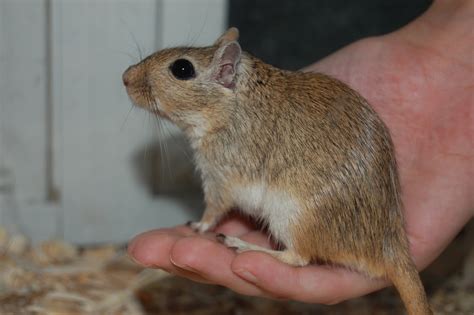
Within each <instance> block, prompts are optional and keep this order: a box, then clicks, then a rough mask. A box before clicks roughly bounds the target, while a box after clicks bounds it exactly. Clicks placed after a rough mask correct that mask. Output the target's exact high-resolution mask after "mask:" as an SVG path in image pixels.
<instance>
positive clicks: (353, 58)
mask: <svg viewBox="0 0 474 315" xmlns="http://www.w3.org/2000/svg"><path fill="white" fill-rule="evenodd" d="M445 11H446V10H445ZM425 20H426V18H425ZM458 21H459V19H458ZM420 23H421V25H420ZM467 23H471V22H467ZM422 26H423V19H420V20H419V21H418V22H417V23H414V24H412V25H410V26H409V27H406V28H405V29H403V30H401V31H398V32H396V33H393V34H391V35H388V36H384V37H379V38H373V39H367V40H362V41H359V42H356V43H354V44H352V45H350V46H348V47H346V48H345V49H343V50H341V51H339V52H337V53H335V54H334V55H332V56H330V57H328V58H326V59H324V60H322V61H321V62H319V63H317V64H314V65H312V66H310V67H309V68H308V69H306V70H308V71H322V72H325V73H328V74H331V75H333V76H335V77H337V78H339V79H341V80H343V81H345V82H347V83H348V84H349V85H350V86H352V87H353V88H354V89H355V90H357V91H359V92H360V93H361V94H362V95H363V96H364V97H366V98H367V99H368V100H369V102H370V103H371V104H372V106H373V107H374V108H375V110H376V111H377V112H378V113H379V115H380V116H381V117H382V119H383V120H384V121H385V122H386V124H387V125H388V127H389V129H390V131H391V134H392V137H393V140H394V143H395V148H396V154H397V160H398V164H399V171H400V177H401V185H402V198H403V202H404V205H405V219H406V225H407V232H408V237H409V240H410V249H411V253H412V255H413V257H414V259H415V262H416V263H417V265H418V266H419V267H420V268H422V267H424V266H426V265H427V264H428V263H430V262H431V261H432V260H433V259H434V258H435V257H437V256H438V255H439V253H440V252H441V251H442V250H443V249H444V248H445V247H446V245H447V244H448V243H449V242H450V241H451V240H452V238H453V237H454V236H455V235H456V233H457V232H458V231H459V230H460V229H461V228H462V226H463V225H464V224H465V223H466V222H467V221H468V220H469V219H470V217H471V216H472V215H473V213H472V207H473V204H474V200H473V197H472V196H470V193H471V192H472V191H473V181H472V178H473V175H474V173H473V170H472V163H473V156H474V152H473V145H472V138H473V135H474V134H473V129H472V126H474V122H473V116H472V114H471V112H470V108H471V107H472V106H471V105H472V95H473V90H472V89H473V82H472V80H473V78H472V61H471V60H470V58H471V57H470V49H469V47H467V46H466V45H464V46H463V45H459V44H454V42H456V40H458V38H456V36H452V35H453V34H452V33H450V34H449V35H450V36H444V37H443V36H442V35H443V34H441V35H440V37H437V38H436V40H437V43H436V44H437V45H430V44H431V43H430V40H429V39H427V40H424V41H423V44H420V41H417V40H416V38H414V37H413V36H410V34H412V33H411V32H413V31H417V30H416V28H419V27H422ZM467 26H469V25H467ZM410 28H411V29H410ZM413 28H415V30H414V29H413ZM421 31H422V29H421ZM445 33H446V32H445ZM455 35H457V36H461V35H463V34H455ZM450 41H451V42H450ZM463 41H467V42H469V40H467V39H463ZM470 42H473V41H472V40H471V41H470ZM436 47H451V48H452V49H451V51H450V52H449V54H446V55H444V54H443V53H442V50H441V49H437V48H436ZM466 48H467V49H466ZM468 126H470V128H471V129H469V127H468ZM216 232H221V233H225V234H228V235H236V236H239V237H241V238H243V239H246V240H248V241H253V242H257V243H259V244H260V245H266V246H270V244H269V243H268V241H267V236H266V235H264V234H263V233H262V232H260V230H257V229H255V228H254V226H253V225H252V224H249V223H248V222H247V221H245V220H244V219H242V218H239V217H236V216H234V217H232V218H229V219H228V220H226V221H225V222H223V223H222V224H221V225H220V226H219V227H218V228H217V229H216ZM130 252H131V254H132V255H133V256H134V257H135V259H137V260H138V261H139V262H141V263H143V264H145V265H152V266H155V267H158V268H163V269H166V270H168V271H171V272H173V273H176V274H178V275H181V276H184V277H188V278H190V279H193V280H196V281H202V282H209V283H216V284H220V285H224V286H227V287H230V288H231V289H233V290H235V291H237V292H240V293H243V294H249V295H265V296H273V297H283V298H291V299H295V300H300V301H306V302H317V303H333V302H337V301H340V300H344V299H347V298H351V297H355V296H359V295H363V294H365V293H368V292H370V291H373V290H376V289H377V288H380V287H382V286H384V285H385V283H384V282H383V281H375V280H369V279H367V278H365V277H364V276H361V275H359V274H357V273H355V272H350V271H347V270H344V269H339V268H329V267H325V266H307V267H303V268H293V267H290V266H287V265H285V264H282V263H280V262H278V261H276V260H274V259H272V258H271V257H269V256H267V255H265V254H262V253H256V252H248V253H243V254H240V255H236V254H235V253H234V252H233V251H231V250H229V249H227V248H226V247H224V246H223V245H221V244H219V243H217V242H216V241H215V240H214V237H213V236H212V235H207V236H200V235H196V234H194V233H193V232H192V231H191V230H190V229H188V228H186V227H183V226H179V227H176V228H172V229H162V230H156V231H151V232H147V233H144V234H142V235H140V236H138V237H137V238H136V239H135V240H134V242H133V243H132V244H131V246H130ZM245 271H246V272H247V273H245ZM249 273H250V274H251V275H253V276H254V277H249Z"/></svg>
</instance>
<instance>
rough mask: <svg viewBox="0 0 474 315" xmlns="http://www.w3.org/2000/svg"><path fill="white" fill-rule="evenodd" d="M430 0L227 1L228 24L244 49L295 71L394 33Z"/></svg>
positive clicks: (414, 16)
mask: <svg viewBox="0 0 474 315" xmlns="http://www.w3.org/2000/svg"><path fill="white" fill-rule="evenodd" d="M431 3H432V0H384V1H380V0H359V1H347V0H319V1H303V0H301V1H288V0H259V1H254V0H229V25H232V26H237V27H238V28H239V30H240V35H241V36H240V40H239V41H240V44H241V45H242V48H243V49H244V50H246V51H248V52H250V53H252V54H254V55H255V56H257V57H259V58H261V59H262V60H263V61H265V62H267V63H270V64H272V65H275V66H277V67H280V68H284V69H289V70H297V69H300V68H302V67H304V66H307V65H309V64H311V63H314V62H316V61H317V60H319V59H321V58H323V57H325V56H327V55H329V54H330V53H332V52H334V51H336V50H338V49H339V48H342V47H343V46H346V45H347V44H349V43H351V42H354V41H356V40H358V39H360V38H364V37H368V36H376V35H382V34H386V33H389V32H392V31H394V30H396V29H398V28H400V27H402V26H404V25H406V24H407V23H409V22H410V21H412V20H413V19H415V18H416V17H418V16H419V15H420V14H422V13H423V12H424V11H425V10H426V9H428V7H429V6H430V5H431Z"/></svg>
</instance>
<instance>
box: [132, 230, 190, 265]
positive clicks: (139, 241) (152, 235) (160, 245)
mask: <svg viewBox="0 0 474 315" xmlns="http://www.w3.org/2000/svg"><path fill="white" fill-rule="evenodd" d="M191 234H192V231H191V229H189V228H187V227H185V226H178V227H175V228H166V229H157V230H152V231H148V232H144V233H141V234H139V235H137V236H135V237H134V238H133V239H132V240H131V241H130V242H129V245H128V254H129V255H130V257H132V259H133V260H134V261H135V262H137V263H138V264H141V265H143V266H145V267H151V266H155V267H163V268H166V267H169V260H168V259H167V257H166V254H167V253H169V251H170V249H171V246H172V245H173V244H174V242H175V241H176V240H177V239H179V238H182V237H184V236H187V235H191Z"/></svg>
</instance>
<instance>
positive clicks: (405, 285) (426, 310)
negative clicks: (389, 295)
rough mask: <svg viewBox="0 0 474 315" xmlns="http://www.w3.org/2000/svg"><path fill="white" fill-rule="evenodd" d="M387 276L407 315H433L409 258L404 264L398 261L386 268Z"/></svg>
mask: <svg viewBox="0 0 474 315" xmlns="http://www.w3.org/2000/svg"><path fill="white" fill-rule="evenodd" d="M387 276H388V278H389V279H390V280H391V281H392V282H393V285H394V286H395V288H396V289H397V290H398V293H399V294H400V297H401V299H402V301H403V304H405V307H406V309H407V312H408V315H432V314H433V312H432V311H431V309H430V305H429V304H428V299H427V297H426V293H425V289H424V288H423V284H422V283H421V280H420V276H419V274H418V271H417V270H416V267H415V265H414V263H413V262H412V261H411V259H410V258H409V257H407V259H406V262H405V263H401V262H400V261H398V262H397V263H392V264H390V266H387Z"/></svg>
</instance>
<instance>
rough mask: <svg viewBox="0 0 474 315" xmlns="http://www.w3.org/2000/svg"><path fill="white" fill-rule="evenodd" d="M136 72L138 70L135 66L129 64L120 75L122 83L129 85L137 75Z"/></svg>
mask: <svg viewBox="0 0 474 315" xmlns="http://www.w3.org/2000/svg"><path fill="white" fill-rule="evenodd" d="M137 72H138V70H137V67H136V66H130V67H129V68H128V69H127V70H125V72H124V73H123V75H122V81H123V85H125V86H129V85H130V84H131V83H132V82H133V80H134V78H135V77H136V76H137Z"/></svg>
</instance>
